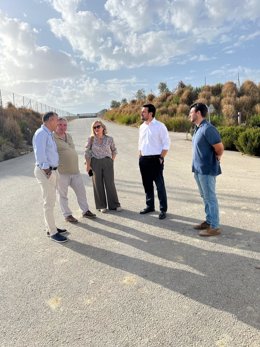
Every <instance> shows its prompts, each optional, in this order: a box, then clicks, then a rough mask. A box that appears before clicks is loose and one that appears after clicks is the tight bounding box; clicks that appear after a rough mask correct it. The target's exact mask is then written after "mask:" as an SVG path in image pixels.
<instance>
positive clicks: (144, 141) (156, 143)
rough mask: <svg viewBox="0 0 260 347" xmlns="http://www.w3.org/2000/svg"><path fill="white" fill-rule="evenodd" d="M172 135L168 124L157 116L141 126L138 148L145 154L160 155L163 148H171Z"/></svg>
mask: <svg viewBox="0 0 260 347" xmlns="http://www.w3.org/2000/svg"><path fill="white" fill-rule="evenodd" d="M169 148H170V137H169V133H168V130H167V128H166V126H165V125H164V124H163V123H161V122H159V121H158V120H156V119H155V118H154V119H153V120H152V121H151V122H150V123H149V124H146V123H145V122H144V123H143V124H142V125H141V126H140V128H139V143H138V149H139V151H140V152H141V154H142V155H143V156H146V155H160V154H161V153H162V151H163V150H167V151H168V150H169Z"/></svg>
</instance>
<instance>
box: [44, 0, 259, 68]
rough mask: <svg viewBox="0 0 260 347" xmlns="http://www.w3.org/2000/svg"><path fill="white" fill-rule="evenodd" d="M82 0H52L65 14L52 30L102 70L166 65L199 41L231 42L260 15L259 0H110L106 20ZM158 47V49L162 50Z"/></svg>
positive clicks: (62, 13) (55, 22)
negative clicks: (233, 32)
mask: <svg viewBox="0 0 260 347" xmlns="http://www.w3.org/2000/svg"><path fill="white" fill-rule="evenodd" d="M79 4H80V0H67V1H66V2H64V1H61V0H53V6H54V8H55V9H56V10H57V11H59V12H60V14H61V17H62V18H61V19H55V18H53V19H51V20H50V21H49V23H50V25H51V29H52V31H53V33H54V34H55V35H56V36H57V37H59V38H66V39H67V40H68V42H69V43H70V45H71V47H72V48H73V50H75V51H76V52H78V53H79V54H80V55H81V56H82V57H83V58H84V59H86V61H87V62H89V63H92V64H94V66H96V68H97V69H101V70H102V69H105V70H107V69H110V70H116V69H120V68H122V67H125V66H127V67H128V68H134V67H140V66H147V65H148V66H149V65H150V66H151V65H164V64H168V63H169V62H170V61H171V60H172V59H173V58H174V57H177V56H179V55H182V54H185V53H187V52H189V51H192V49H194V48H195V47H196V45H203V44H205V43H206V42H207V43H214V42H217V40H222V42H224V41H228V35H229V32H230V31H231V29H232V28H233V27H234V26H236V25H237V24H238V23H239V22H241V21H242V20H245V19H246V20H248V21H250V20H251V19H252V13H253V12H254V16H253V18H257V17H258V16H259V15H260V14H259V5H258V2H257V1H253V0H251V1H249V2H248V4H247V5H245V3H244V1H243V0H230V1H228V2H227V1H225V0H207V1H200V0H186V1H185V3H184V2H183V1H182V0H168V1H161V0H149V1H148V0H132V1H131V2H126V1H125V0H107V1H106V3H105V9H106V10H107V12H108V16H107V17H106V21H105V20H103V19H101V18H98V17H96V15H94V14H93V13H91V12H89V11H79V10H78V5H79ZM158 52H159V54H158Z"/></svg>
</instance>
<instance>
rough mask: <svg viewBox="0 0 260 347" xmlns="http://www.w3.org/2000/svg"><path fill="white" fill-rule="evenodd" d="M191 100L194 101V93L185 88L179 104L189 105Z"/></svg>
mask: <svg viewBox="0 0 260 347" xmlns="http://www.w3.org/2000/svg"><path fill="white" fill-rule="evenodd" d="M193 100H194V93H193V91H192V89H190V88H186V90H184V92H183V93H182V95H181V97H180V102H181V103H182V104H187V105H191V104H192V103H193Z"/></svg>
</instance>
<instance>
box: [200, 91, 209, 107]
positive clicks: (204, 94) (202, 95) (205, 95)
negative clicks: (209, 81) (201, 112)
mask: <svg viewBox="0 0 260 347" xmlns="http://www.w3.org/2000/svg"><path fill="white" fill-rule="evenodd" d="M211 96H212V95H211V91H209V90H202V91H201V92H200V93H199V95H198V98H199V99H204V100H205V101H206V102H204V104H206V105H209V103H210V98H211Z"/></svg>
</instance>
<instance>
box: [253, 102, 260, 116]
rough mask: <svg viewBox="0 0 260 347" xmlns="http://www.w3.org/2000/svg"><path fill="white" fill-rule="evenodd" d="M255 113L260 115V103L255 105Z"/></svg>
mask: <svg viewBox="0 0 260 347" xmlns="http://www.w3.org/2000/svg"><path fill="white" fill-rule="evenodd" d="M254 113H255V114H258V115H260V104H256V105H255V106H254Z"/></svg>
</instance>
